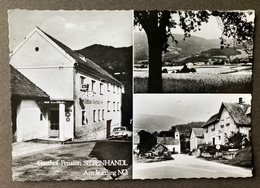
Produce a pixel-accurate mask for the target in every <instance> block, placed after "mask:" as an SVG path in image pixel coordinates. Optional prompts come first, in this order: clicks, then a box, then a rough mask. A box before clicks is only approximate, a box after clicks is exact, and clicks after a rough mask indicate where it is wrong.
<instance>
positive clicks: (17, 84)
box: [10, 65, 50, 99]
mask: <svg viewBox="0 0 260 188" xmlns="http://www.w3.org/2000/svg"><path fill="white" fill-rule="evenodd" d="M10 69H11V94H12V96H18V97H22V98H37V99H49V98H50V96H49V95H48V94H47V93H45V92H44V91H43V90H42V89H41V88H39V87H38V86H36V85H35V84H34V83H33V82H31V81H30V80H29V79H28V78H26V77H25V76H24V75H23V74H22V73H20V72H19V71H18V70H16V69H15V68H14V67H13V66H12V65H10Z"/></svg>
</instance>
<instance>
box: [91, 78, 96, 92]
mask: <svg viewBox="0 0 260 188" xmlns="http://www.w3.org/2000/svg"><path fill="white" fill-rule="evenodd" d="M91 89H92V91H93V93H96V81H95V80H92V81H91Z"/></svg>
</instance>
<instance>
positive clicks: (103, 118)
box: [102, 109, 105, 120]
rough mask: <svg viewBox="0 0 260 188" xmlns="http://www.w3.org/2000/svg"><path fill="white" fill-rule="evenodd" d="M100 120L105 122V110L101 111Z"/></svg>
mask: <svg viewBox="0 0 260 188" xmlns="http://www.w3.org/2000/svg"><path fill="white" fill-rule="evenodd" d="M102 120H105V110H104V109H103V110H102Z"/></svg>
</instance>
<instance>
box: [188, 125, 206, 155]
mask: <svg viewBox="0 0 260 188" xmlns="http://www.w3.org/2000/svg"><path fill="white" fill-rule="evenodd" d="M200 144H204V130H203V128H192V129H191V134H190V151H193V150H196V149H197V148H198V145H200Z"/></svg>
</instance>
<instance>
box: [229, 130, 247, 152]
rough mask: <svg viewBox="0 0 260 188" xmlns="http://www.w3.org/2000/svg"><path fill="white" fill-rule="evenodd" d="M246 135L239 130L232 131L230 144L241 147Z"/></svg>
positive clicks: (230, 145) (232, 146)
mask: <svg viewBox="0 0 260 188" xmlns="http://www.w3.org/2000/svg"><path fill="white" fill-rule="evenodd" d="M245 137H246V135H245V134H243V133H240V132H239V131H238V132H232V133H231V135H230V136H229V137H227V139H228V143H227V144H228V145H229V147H231V148H241V146H242V142H243V140H244V138H245Z"/></svg>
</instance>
